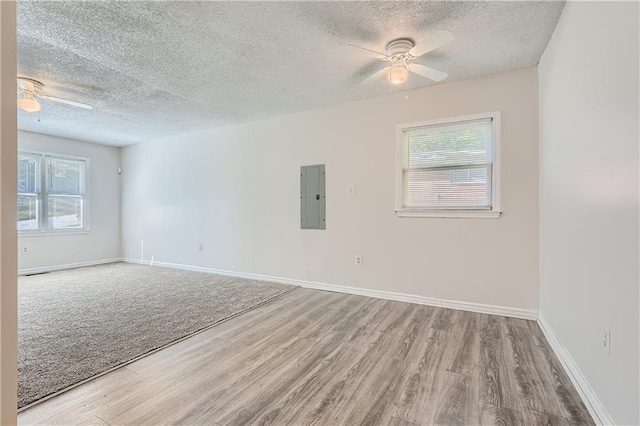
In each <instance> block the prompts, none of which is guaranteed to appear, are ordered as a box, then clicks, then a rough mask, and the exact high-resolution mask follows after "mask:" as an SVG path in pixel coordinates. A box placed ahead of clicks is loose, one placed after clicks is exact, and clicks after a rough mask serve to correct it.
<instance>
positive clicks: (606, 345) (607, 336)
mask: <svg viewBox="0 0 640 426" xmlns="http://www.w3.org/2000/svg"><path fill="white" fill-rule="evenodd" d="M602 349H604V351H605V352H606V353H607V355H608V356H611V329H610V328H609V327H607V326H606V325H605V326H603V327H602Z"/></svg>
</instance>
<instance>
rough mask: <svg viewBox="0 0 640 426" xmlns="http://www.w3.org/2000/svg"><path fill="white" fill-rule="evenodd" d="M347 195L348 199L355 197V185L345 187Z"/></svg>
mask: <svg viewBox="0 0 640 426" xmlns="http://www.w3.org/2000/svg"><path fill="white" fill-rule="evenodd" d="M347 195H348V196H349V197H353V196H354V195H356V187H355V185H349V186H347Z"/></svg>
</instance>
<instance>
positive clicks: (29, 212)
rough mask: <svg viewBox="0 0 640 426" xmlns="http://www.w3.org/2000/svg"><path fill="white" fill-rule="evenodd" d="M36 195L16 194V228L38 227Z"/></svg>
mask: <svg viewBox="0 0 640 426" xmlns="http://www.w3.org/2000/svg"><path fill="white" fill-rule="evenodd" d="M38 223H39V222H38V196H37V195H35V194H19V195H18V230H32V229H38Z"/></svg>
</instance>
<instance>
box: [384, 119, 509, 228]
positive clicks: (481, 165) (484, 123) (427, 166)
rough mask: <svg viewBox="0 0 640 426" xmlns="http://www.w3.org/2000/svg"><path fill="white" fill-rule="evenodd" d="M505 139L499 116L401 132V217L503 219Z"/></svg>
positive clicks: (415, 126) (398, 210) (418, 125)
mask: <svg viewBox="0 0 640 426" xmlns="http://www.w3.org/2000/svg"><path fill="white" fill-rule="evenodd" d="M499 136H500V113H499V112H493V113H487V114H478V115H473V116H464V117H455V118H448V119H444V120H434V121H428V122H421V123H411V124H403V125H400V126H398V132H397V178H396V180H397V187H396V213H397V214H398V216H401V217H493V218H496V217H498V216H499V215H500V155H499V154H500V148H499Z"/></svg>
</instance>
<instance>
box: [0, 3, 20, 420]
mask: <svg viewBox="0 0 640 426" xmlns="http://www.w3.org/2000/svg"><path fill="white" fill-rule="evenodd" d="M16 187H17V183H16V5H15V2H11V1H0V207H1V208H0V424H2V425H12V424H15V423H16V407H17V402H16V401H17V384H16V382H17V381H16V370H17V343H18V336H17V334H18V327H17V316H18V314H17V308H18V303H17V280H16V266H17V265H16V263H17V261H16Z"/></svg>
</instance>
